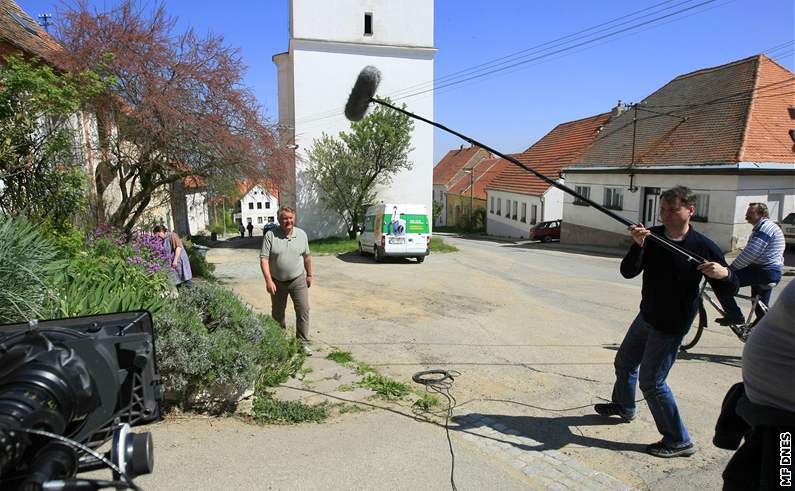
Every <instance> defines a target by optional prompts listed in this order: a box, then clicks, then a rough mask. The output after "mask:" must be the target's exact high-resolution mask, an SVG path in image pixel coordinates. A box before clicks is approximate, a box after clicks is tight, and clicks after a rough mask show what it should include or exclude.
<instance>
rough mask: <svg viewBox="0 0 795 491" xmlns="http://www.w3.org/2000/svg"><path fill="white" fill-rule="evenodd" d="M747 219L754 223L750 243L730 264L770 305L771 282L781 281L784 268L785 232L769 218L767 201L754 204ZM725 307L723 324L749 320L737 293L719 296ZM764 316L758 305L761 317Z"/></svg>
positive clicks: (719, 321) (741, 280)
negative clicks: (744, 316)
mask: <svg viewBox="0 0 795 491" xmlns="http://www.w3.org/2000/svg"><path fill="white" fill-rule="evenodd" d="M745 219H746V221H747V222H748V223H750V224H751V225H753V226H754V228H753V231H752V232H751V237H750V238H749V239H748V244H747V245H746V246H745V249H743V252H741V253H740V255H739V256H737V258H735V260H734V261H733V262H732V264H731V266H729V267H730V268H731V269H732V271H733V272H734V273H735V275H736V276H737V280H738V281H739V283H740V286H741V287H742V286H749V285H750V286H751V295H752V296H757V295H758V296H759V299H760V300H761V301H762V302H764V303H765V305H768V306H769V305H770V294H771V293H772V291H771V289H770V288H767V285H768V284H770V283H776V284H777V283H778V282H779V281H781V274H782V272H783V271H784V247H785V242H784V233H783V232H782V231H781V228H779V226H778V225H776V224H775V223H773V221H772V220H770V218H768V211H767V205H766V204H765V203H751V204H750V205H748V210H746V212H745ZM716 296H717V297H718V301H720V303H721V305H722V306H723V310H724V312H726V317H721V318H719V319H717V322H718V324H720V325H722V326H728V325H737V324H742V323H744V322H745V319H744V318H743V314H742V312H741V311H740V308H739V307H738V306H737V302H736V301H735V300H734V296H727V295H716ZM763 315H764V312H763V311H762V309H760V308H757V318H761V317H762V316H763Z"/></svg>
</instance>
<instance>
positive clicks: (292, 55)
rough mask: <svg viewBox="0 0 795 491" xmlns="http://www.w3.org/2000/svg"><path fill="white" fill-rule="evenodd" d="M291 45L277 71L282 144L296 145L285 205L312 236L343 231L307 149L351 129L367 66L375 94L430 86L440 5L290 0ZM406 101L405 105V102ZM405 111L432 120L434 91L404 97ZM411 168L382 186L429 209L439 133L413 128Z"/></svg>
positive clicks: (393, 197)
mask: <svg viewBox="0 0 795 491" xmlns="http://www.w3.org/2000/svg"><path fill="white" fill-rule="evenodd" d="M289 5H290V19H289V26H290V40H289V48H288V51H287V52H285V53H280V54H277V55H275V56H274V57H273V61H274V63H275V64H276V66H277V72H278V92H279V127H280V129H281V135H280V136H281V139H282V142H283V143H285V144H287V145H289V146H290V147H292V148H294V158H293V159H292V164H291V166H292V167H294V169H290V170H288V174H289V175H288V178H287V181H288V182H287V183H286V185H285V186H284V187H283V188H282V191H283V193H282V197H281V199H282V201H283V202H284V203H285V204H288V205H293V204H294V205H295V208H296V212H297V221H298V225H299V226H300V227H302V228H303V229H305V230H306V231H307V234H308V235H309V236H310V238H317V237H327V236H332V235H338V234H341V233H344V232H345V225H344V223H343V221H342V219H341V217H339V215H338V214H337V213H335V212H334V211H332V210H329V209H327V208H326V207H325V206H324V205H323V204H322V202H321V201H320V196H319V190H318V189H317V188H316V187H315V186H314V185H313V183H312V182H311V180H310V178H309V174H308V170H309V168H310V167H311V165H312V162H311V161H310V160H309V158H308V151H309V150H310V149H311V148H312V146H313V144H314V142H315V140H317V139H319V138H320V137H321V136H322V135H323V134H324V133H325V134H327V135H331V136H336V135H337V134H338V133H339V132H340V131H350V122H349V121H348V120H347V119H345V116H344V115H343V107H344V105H345V103H346V101H347V99H348V95H349V94H350V92H351V88H352V87H353V84H354V82H355V81H356V77H357V76H358V75H359V72H360V71H361V70H362V69H363V68H364V67H365V66H367V65H374V66H376V67H378V69H379V70H380V71H381V74H382V78H381V84H380V86H379V88H378V93H377V95H379V96H389V95H391V94H395V93H397V92H398V91H401V90H404V91H405V89H406V88H408V87H418V86H427V85H432V84H430V82H432V81H433V58H434V56H435V55H436V51H437V50H436V48H434V46H433V25H434V24H433V22H434V2H433V1H432V0H402V1H400V2H395V1H390V0H342V1H336V2H328V1H325V0H290V3H289ZM401 102H404V101H401ZM405 103H406V109H407V110H409V111H411V112H414V113H416V114H419V115H422V116H424V117H426V118H429V119H433V88H432V87H429V88H428V90H427V91H426V92H425V93H424V94H423V97H414V98H410V99H406V100H405ZM411 148H412V149H413V150H412V151H411V152H410V153H409V155H408V159H409V161H410V162H411V163H412V168H411V169H410V170H404V171H401V172H400V173H398V174H397V175H395V177H394V178H393V179H392V182H391V183H390V184H389V186H385V187H383V188H380V189H377V190H376V191H377V198H378V200H382V201H384V202H397V203H418V204H423V205H425V206H426V207H427V209H428V210H431V196H432V190H431V182H432V179H431V176H432V173H433V128H432V127H431V126H430V125H427V124H419V123H418V124H415V125H414V131H413V133H412V138H411Z"/></svg>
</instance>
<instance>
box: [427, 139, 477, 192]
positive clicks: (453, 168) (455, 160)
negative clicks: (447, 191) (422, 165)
mask: <svg viewBox="0 0 795 491" xmlns="http://www.w3.org/2000/svg"><path fill="white" fill-rule="evenodd" d="M489 156H490V155H489V153H488V152H487V151H485V150H483V149H482V148H480V147H474V146H473V147H465V148H464V147H462V148H460V149H458V150H450V151H449V152H447V155H445V156H444V157H443V158H442V160H440V161H439V163H437V164H436V166H434V168H433V184H434V185H442V186H449V185H450V183H451V182H452V181H453V180H457V179H458V178H460V177H461V169H465V168H469V167H471V166H472V165H474V164H476V163H477V162H479V161H481V160H482V159H484V158H486V157H489Z"/></svg>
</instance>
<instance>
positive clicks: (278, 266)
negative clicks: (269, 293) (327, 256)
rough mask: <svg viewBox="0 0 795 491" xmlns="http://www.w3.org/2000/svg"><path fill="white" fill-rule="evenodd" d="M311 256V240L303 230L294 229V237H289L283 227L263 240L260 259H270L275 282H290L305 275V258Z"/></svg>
mask: <svg viewBox="0 0 795 491" xmlns="http://www.w3.org/2000/svg"><path fill="white" fill-rule="evenodd" d="M309 255H310V253H309V240H308V239H307V237H306V233H305V232H304V231H303V230H301V229H300V228H298V227H293V235H292V237H287V235H285V233H284V230H282V228H281V227H276V228H275V229H273V230H268V232H267V233H266V234H265V237H264V238H263V239H262V250H261V251H260V254H259V257H260V258H268V266H269V267H270V271H271V277H272V278H273V279H274V280H279V281H290V280H294V279H296V278H298V277H299V276H301V275H302V274H304V273H305V270H304V257H306V256H309Z"/></svg>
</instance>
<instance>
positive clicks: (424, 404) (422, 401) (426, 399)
mask: <svg viewBox="0 0 795 491" xmlns="http://www.w3.org/2000/svg"><path fill="white" fill-rule="evenodd" d="M438 405H439V398H438V397H436V396H435V395H433V394H422V395H421V396H420V398H419V399H417V400H416V401H414V404H413V406H414V407H416V408H419V409H421V410H423V411H426V412H427V411H430V410H431V409H433V408H435V407H436V406H438Z"/></svg>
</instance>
